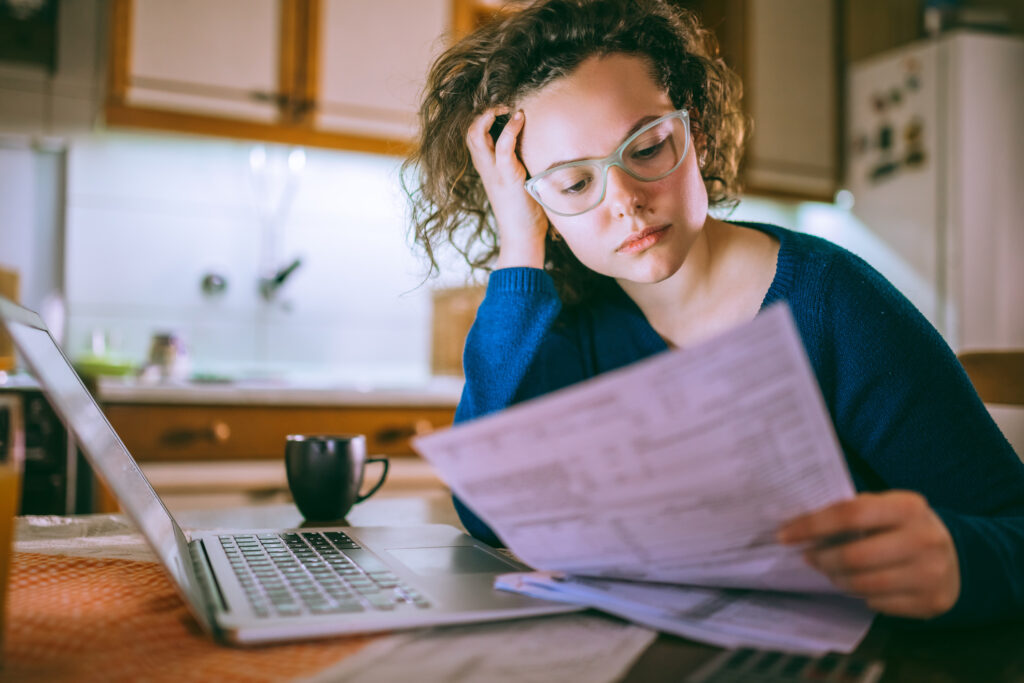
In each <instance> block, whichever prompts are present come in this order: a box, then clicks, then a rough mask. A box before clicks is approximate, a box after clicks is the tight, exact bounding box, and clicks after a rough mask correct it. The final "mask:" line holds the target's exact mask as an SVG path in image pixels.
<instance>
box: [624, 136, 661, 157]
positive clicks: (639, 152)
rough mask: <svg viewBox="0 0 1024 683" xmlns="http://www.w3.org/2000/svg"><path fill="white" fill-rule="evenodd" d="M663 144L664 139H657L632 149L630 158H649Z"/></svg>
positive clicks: (659, 149)
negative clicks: (651, 143) (639, 147)
mask: <svg viewBox="0 0 1024 683" xmlns="http://www.w3.org/2000/svg"><path fill="white" fill-rule="evenodd" d="M664 146H665V141H664V140H659V141H658V142H656V143H654V144H653V145H648V146H646V147H643V148H641V149H636V150H633V153H632V154H631V155H630V156H631V157H632V158H634V159H640V160H643V159H650V158H651V157H653V156H654V155H655V154H657V153H658V152H660V151H661V148H662V147H664Z"/></svg>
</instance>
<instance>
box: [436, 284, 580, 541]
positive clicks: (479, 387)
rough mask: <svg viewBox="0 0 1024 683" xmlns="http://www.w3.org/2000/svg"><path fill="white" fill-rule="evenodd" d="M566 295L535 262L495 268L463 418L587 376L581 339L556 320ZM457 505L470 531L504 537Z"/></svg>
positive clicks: (474, 344) (475, 336) (469, 358)
mask: <svg viewBox="0 0 1024 683" xmlns="http://www.w3.org/2000/svg"><path fill="white" fill-rule="evenodd" d="M561 311H562V304H561V300H560V299H559V297H558V293H557V291H556V289H555V286H554V282H553V281H552V280H551V276H550V275H548V274H547V273H546V272H544V271H543V270H540V269H537V268H503V269H500V270H496V271H494V272H493V273H491V276H490V280H489V281H488V283H487V292H486V293H485V295H484V300H483V302H482V303H481V304H480V308H479V309H478V310H477V313H476V320H475V321H474V322H473V326H472V327H471V328H470V331H469V335H468V336H467V338H466V346H465V351H464V352H463V358H462V364H463V370H464V372H465V376H466V383H465V385H464V387H463V390H462V398H461V399H460V400H459V405H458V407H457V408H456V410H455V422H456V423H459V422H465V421H467V420H472V419H474V418H477V417H482V416H484V415H487V414H489V413H493V412H496V411H498V410H501V409H503V408H506V407H508V406H510V405H512V404H513V403H516V402H519V401H523V400H526V399H528V398H533V397H535V396H540V395H542V394H545V393H547V392H549V391H553V390H554V389H558V388H561V387H564V386H568V385H570V384H573V383H575V382H577V381H579V380H581V379H583V378H584V376H585V375H584V370H583V367H582V364H581V359H580V355H579V353H578V343H577V342H576V341H575V340H574V339H573V337H572V335H571V333H570V332H569V331H568V329H567V328H566V326H564V325H563V326H558V325H556V321H557V320H558V317H559V314H560V313H561ZM454 503H455V509H456V511H457V512H458V513H459V518H460V519H461V520H462V524H463V526H465V527H466V530H467V531H469V533H470V534H472V535H473V536H475V537H476V538H479V539H480V540H482V541H485V542H487V543H490V544H491V545H501V541H500V540H499V539H498V537H497V536H496V535H495V534H494V532H493V531H492V530H491V529H490V527H488V526H487V525H486V524H485V523H484V522H483V521H482V520H480V518H479V517H477V516H476V515H475V514H473V512H472V510H470V509H469V508H467V507H466V506H465V504H463V503H462V501H460V500H459V499H458V497H455V498H454Z"/></svg>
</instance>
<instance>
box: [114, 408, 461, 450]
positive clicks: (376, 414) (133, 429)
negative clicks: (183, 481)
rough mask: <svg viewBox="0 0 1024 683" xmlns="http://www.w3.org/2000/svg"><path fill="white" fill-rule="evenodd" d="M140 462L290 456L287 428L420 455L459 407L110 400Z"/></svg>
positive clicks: (119, 428)
mask: <svg viewBox="0 0 1024 683" xmlns="http://www.w3.org/2000/svg"><path fill="white" fill-rule="evenodd" d="M103 411H104V412H105V413H106V415H107V419H108V420H110V424H111V425H113V426H114V429H116V430H117V433H118V434H119V435H120V437H121V440H122V441H123V442H124V444H125V445H126V446H127V447H128V449H129V450H130V451H131V453H132V456H133V457H134V458H135V459H136V460H138V461H140V462H144V461H188V460H237V459H243V460H260V459H268V460H274V459H281V458H283V457H284V444H285V437H286V436H287V435H288V434H352V433H355V434H365V435H366V447H367V449H368V451H369V452H370V453H383V454H386V455H413V454H414V451H413V450H412V446H411V445H410V443H409V440H410V439H411V438H412V437H414V436H416V435H419V434H426V433H428V432H430V431H432V430H433V429H437V428H440V427H446V426H449V425H451V423H452V420H453V418H454V416H455V409H454V408H439V407H429V406H423V407H417V406H413V407H360V406H332V407H324V406H274V407H268V406H237V405H234V406H233V405H153V404H128V403H125V404H107V405H105V406H104V407H103Z"/></svg>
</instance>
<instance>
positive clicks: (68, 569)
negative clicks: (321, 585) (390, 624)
mask: <svg viewBox="0 0 1024 683" xmlns="http://www.w3.org/2000/svg"><path fill="white" fill-rule="evenodd" d="M7 597H8V611H7V624H6V631H5V633H4V660H3V661H4V663H3V668H0V680H3V681H54V682H56V681H76V682H77V681H143V680H144V681H153V682H154V683H156V682H159V681H174V682H175V683H184V682H186V681H280V680H287V679H289V678H295V677H300V676H309V675H312V674H314V673H316V672H317V671H320V670H322V669H324V668H326V667H329V666H331V665H333V664H335V663H337V662H339V661H340V660H342V659H343V658H345V657H347V656H349V655H351V654H354V653H356V652H358V651H359V650H361V649H362V648H363V647H364V646H365V645H366V644H367V643H369V642H371V641H372V640H373V639H374V637H372V636H366V637H347V638H335V639H330V640H323V641H315V642H307V643H297V644H287V645H274V646H265V647H259V648H246V649H238V648H231V647H225V646H222V645H217V644H215V643H214V642H213V641H212V640H211V639H210V637H209V636H208V635H206V634H205V633H203V632H202V631H201V630H200V627H199V625H198V624H197V623H196V621H195V620H194V619H193V618H192V616H191V615H190V614H189V612H188V609H187V608H186V607H185V604H184V603H183V602H182V600H181V598H180V597H179V596H178V594H177V592H176V591H175V589H174V587H173V585H172V584H171V582H170V580H169V579H168V578H167V577H166V576H165V575H164V573H163V571H162V570H161V568H160V567H159V565H156V564H154V563H152V562H135V561H131V560H119V559H99V558H86V557H68V556H60V555H42V554H37V553H15V554H14V557H13V560H12V566H11V584H10V593H9V594H8V596H7Z"/></svg>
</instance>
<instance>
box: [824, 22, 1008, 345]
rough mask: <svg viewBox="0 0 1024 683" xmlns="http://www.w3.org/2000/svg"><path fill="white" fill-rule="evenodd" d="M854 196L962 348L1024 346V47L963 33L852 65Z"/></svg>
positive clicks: (918, 296)
mask: <svg viewBox="0 0 1024 683" xmlns="http://www.w3.org/2000/svg"><path fill="white" fill-rule="evenodd" d="M845 110H846V126H845V130H846V131H847V132H846V154H845V164H844V166H845V168H844V171H845V173H844V186H845V188H846V189H848V190H849V191H850V193H851V194H852V202H853V205H852V208H851V211H852V213H853V214H854V217H855V218H856V219H857V220H858V221H860V222H861V223H863V225H864V226H866V228H867V229H868V230H869V231H870V232H871V233H872V234H873V235H875V236H876V237H877V238H878V239H879V240H880V241H881V242H882V243H884V244H885V245H887V247H888V248H889V249H890V250H891V251H892V252H893V254H894V255H895V256H896V259H897V261H896V262H898V263H899V264H900V267H899V268H894V269H891V270H892V272H886V270H885V269H881V268H880V270H882V273H883V275H886V276H887V277H889V279H890V280H891V281H893V284H895V285H896V286H897V287H898V288H899V289H900V290H901V291H903V293H904V294H905V295H906V296H907V297H908V298H909V299H910V300H911V301H912V302H913V303H914V304H915V305H916V306H917V307H918V309H920V310H921V312H922V313H924V315H925V316H926V317H927V318H928V319H929V320H930V321H931V322H932V324H934V325H935V327H936V328H937V329H938V330H939V332H940V333H942V335H943V336H944V337H945V338H946V340H947V342H948V343H949V344H950V346H952V347H953V349H954V350H956V351H960V350H967V349H1000V348H1024V39H1022V38H1021V37H1019V36H1007V35H997V34H987V33H979V32H974V31H968V30H954V31H951V32H948V33H945V34H941V35H940V36H939V37H938V38H935V39H930V40H927V41H921V42H918V43H914V44H911V45H908V46H905V47H903V48H900V49H899V50H895V51H893V52H890V53H886V54H882V55H877V56H875V57H872V58H870V59H867V60H864V61H862V62H857V63H854V64H853V65H851V67H850V68H849V71H848V73H847V90H846V105H845Z"/></svg>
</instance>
